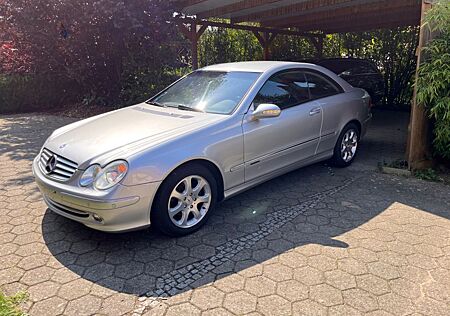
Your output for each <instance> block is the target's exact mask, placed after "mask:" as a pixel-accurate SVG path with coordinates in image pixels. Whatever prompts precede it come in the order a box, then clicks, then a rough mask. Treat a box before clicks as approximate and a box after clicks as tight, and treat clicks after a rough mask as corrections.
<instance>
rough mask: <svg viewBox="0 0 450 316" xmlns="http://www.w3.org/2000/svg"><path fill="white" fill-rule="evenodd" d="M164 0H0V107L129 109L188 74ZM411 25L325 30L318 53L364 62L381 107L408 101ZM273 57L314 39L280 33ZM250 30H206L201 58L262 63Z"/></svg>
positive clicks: (293, 55)
mask: <svg viewBox="0 0 450 316" xmlns="http://www.w3.org/2000/svg"><path fill="white" fill-rule="evenodd" d="M172 17H173V14H172V11H171V1H164V0H136V1H123V0H121V1H114V0H86V1H82V2H80V1H64V0H40V1H33V0H0V28H1V29H2V32H0V113H5V112H19V111H27V110H28V111H29V110H34V109H38V108H47V107H50V106H52V107H57V106H59V105H63V104H64V103H79V102H81V101H82V102H83V103H84V104H104V105H118V104H120V105H127V104H131V103H136V102H139V101H142V100H145V99H146V98H147V97H149V96H151V95H152V94H154V93H155V92H156V91H158V90H160V89H161V88H163V87H164V86H166V85H168V84H169V83H170V82H172V81H173V80H174V79H176V78H178V77H180V76H182V75H184V74H186V73H187V72H189V71H190V70H189V61H190V60H192V58H191V56H190V55H191V52H190V43H189V41H188V40H187V39H186V38H184V37H183V36H181V35H180V32H179V31H178V30H177V29H176V27H175V25H174V23H173V21H172ZM415 38H416V30H415V29H414V28H407V29H397V30H387V31H376V32H363V33H357V34H356V33H355V34H346V35H339V34H333V35H327V37H326V39H325V41H324V57H341V56H351V57H360V58H369V59H371V60H373V61H375V62H376V63H377V64H378V66H379V67H380V69H381V70H382V72H383V74H384V76H385V81H386V84H385V86H386V89H385V90H386V93H385V94H386V96H385V98H384V102H385V104H388V105H391V104H398V103H407V102H408V101H409V99H410V94H411V90H410V77H411V73H412V72H413V70H414V67H415V66H414V65H415V64H414V63H415V58H414V49H415ZM271 54H272V59H274V60H292V61H301V60H307V59H313V58H314V57H315V55H316V51H315V48H314V46H313V45H311V43H310V42H309V41H308V40H307V39H305V38H301V37H295V36H284V35H278V36H277V37H276V38H275V39H274V41H273V43H272V47H271ZM262 57H263V51H262V48H261V46H260V44H259V42H258V40H257V39H256V37H255V36H254V34H253V33H251V32H248V31H242V30H232V29H223V28H216V27H209V28H208V29H207V30H206V31H205V33H204V34H203V35H202V37H201V38H200V41H199V64H200V65H201V66H206V65H210V64H214V63H221V62H231V61H244V60H260V59H262Z"/></svg>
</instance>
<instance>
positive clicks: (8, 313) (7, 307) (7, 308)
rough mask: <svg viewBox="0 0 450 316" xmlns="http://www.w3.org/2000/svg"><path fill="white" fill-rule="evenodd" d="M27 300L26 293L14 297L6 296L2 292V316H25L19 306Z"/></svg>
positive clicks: (0, 314) (0, 315)
mask: <svg viewBox="0 0 450 316" xmlns="http://www.w3.org/2000/svg"><path fill="white" fill-rule="evenodd" d="M26 298H27V295H26V294H25V293H24V292H19V293H17V294H16V295H14V296H6V295H4V294H3V293H2V292H0V316H23V315H25V314H24V313H23V312H21V311H20V309H19V307H18V305H19V304H20V303H21V302H23V301H24V300H25V299H26Z"/></svg>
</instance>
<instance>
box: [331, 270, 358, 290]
mask: <svg viewBox="0 0 450 316" xmlns="http://www.w3.org/2000/svg"><path fill="white" fill-rule="evenodd" d="M325 280H326V282H327V283H328V284H330V285H332V286H334V287H335V288H338V289H340V290H347V289H351V288H354V287H356V282H355V277H354V276H353V275H351V274H349V273H347V272H344V271H341V270H333V271H327V272H325Z"/></svg>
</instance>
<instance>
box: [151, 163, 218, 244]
mask: <svg viewBox="0 0 450 316" xmlns="http://www.w3.org/2000/svg"><path fill="white" fill-rule="evenodd" d="M216 198H217V184H216V181H215V178H214V176H213V175H212V174H211V172H210V171H209V170H208V169H207V168H205V167H203V166H201V165H187V166H183V167H181V168H179V169H177V170H175V171H174V172H173V173H172V174H170V175H169V176H168V177H167V179H166V180H164V182H163V183H162V185H161V188H160V190H159V191H158V193H157V195H156V197H155V200H154V203H153V207H152V213H151V214H152V218H151V220H152V225H153V226H155V227H156V228H157V229H159V230H160V231H162V232H163V233H165V234H167V235H171V236H183V235H187V234H190V233H193V232H194V231H196V230H198V229H199V228H200V227H201V226H202V225H203V224H204V223H205V222H206V220H207V218H208V217H209V215H210V214H211V211H212V209H213V208H214V207H215V204H216Z"/></svg>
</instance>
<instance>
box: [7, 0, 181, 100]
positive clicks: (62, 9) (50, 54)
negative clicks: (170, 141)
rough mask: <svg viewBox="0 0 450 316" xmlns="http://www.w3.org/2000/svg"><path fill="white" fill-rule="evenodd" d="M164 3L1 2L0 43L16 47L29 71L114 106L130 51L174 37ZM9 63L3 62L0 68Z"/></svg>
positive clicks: (90, 0)
mask: <svg viewBox="0 0 450 316" xmlns="http://www.w3.org/2000/svg"><path fill="white" fill-rule="evenodd" d="M169 4H170V3H169V2H168V1H163V0H136V1H114V0H85V1H64V0H37V1H36V0H4V1H3V3H1V7H2V8H4V10H5V11H7V13H8V18H7V19H3V20H2V23H3V25H4V26H5V28H6V29H7V30H8V35H4V36H2V37H3V38H2V41H3V42H8V41H12V42H13V43H14V45H18V47H21V50H20V55H21V56H22V58H24V57H23V56H29V58H30V60H31V67H30V72H31V73H33V74H38V75H40V76H42V75H48V76H49V77H52V78H54V77H56V78H57V80H65V81H70V82H72V83H73V88H74V89H77V90H78V91H80V93H82V94H83V95H85V97H86V98H88V100H91V99H92V100H95V99H98V98H102V99H104V101H105V103H106V102H113V101H116V100H117V99H118V97H119V95H120V94H121V91H122V82H123V76H124V61H125V60H126V59H128V58H129V56H130V52H136V51H138V50H147V51H148V52H152V51H155V50H158V49H161V48H162V46H164V45H165V44H166V41H167V39H169V38H173V37H174V32H176V30H175V29H174V27H173V26H172V25H170V24H169V23H167V21H168V20H169V19H170V17H171V11H170V10H169V8H168V5H169ZM12 34H19V35H20V36H18V35H17V36H13V35H12ZM8 37H10V38H11V39H9V40H8ZM148 56H149V58H151V56H152V55H151V54H148ZM8 64H11V62H9V61H8V63H6V62H3V61H2V65H1V67H2V68H4V67H5V65H8ZM10 68H11V67H10ZM14 70H16V71H17V70H19V68H15V69H14ZM125 76H126V75H125ZM53 80H55V79H53Z"/></svg>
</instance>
